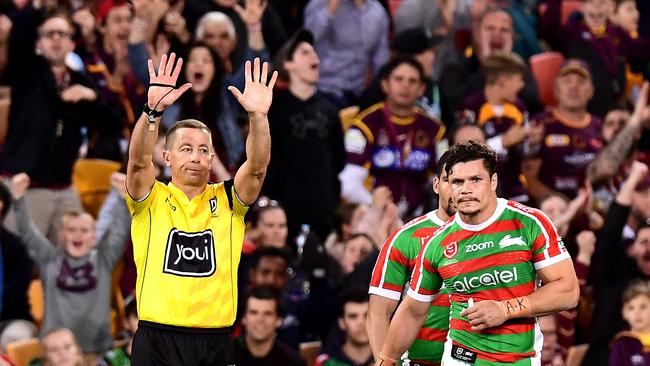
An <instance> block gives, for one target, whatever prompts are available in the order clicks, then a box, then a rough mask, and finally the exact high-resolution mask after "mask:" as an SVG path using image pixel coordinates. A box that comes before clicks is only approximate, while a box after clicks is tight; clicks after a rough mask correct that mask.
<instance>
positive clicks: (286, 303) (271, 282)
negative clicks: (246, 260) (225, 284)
mask: <svg viewBox="0 0 650 366" xmlns="http://www.w3.org/2000/svg"><path fill="white" fill-rule="evenodd" d="M305 276H306V275H305V274H304V273H303V271H302V268H300V266H299V265H297V264H296V263H295V261H294V259H293V258H292V257H291V255H290V254H289V252H288V251H286V250H283V249H278V248H261V249H258V250H256V251H255V253H254V254H253V259H252V264H251V268H250V270H249V272H248V278H249V281H250V286H251V287H257V286H270V287H272V288H274V289H275V290H276V291H277V292H278V293H279V294H280V301H281V304H282V306H283V308H284V318H283V320H282V325H281V326H280V328H279V329H278V339H279V340H281V341H282V342H283V343H285V344H287V345H289V346H291V347H293V348H295V349H298V345H299V343H300V342H307V341H313V340H315V339H318V337H320V338H321V339H323V338H324V337H325V336H326V334H327V331H328V330H329V327H330V326H331V322H332V321H334V319H335V318H336V310H334V309H335V302H334V301H333V295H332V289H331V286H330V285H329V283H328V279H327V278H325V277H324V276H320V277H317V276H313V275H311V276H310V277H308V278H305ZM240 293H245V291H240ZM241 304H244V302H243V301H242V302H241Z"/></svg>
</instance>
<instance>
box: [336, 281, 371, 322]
mask: <svg viewBox="0 0 650 366" xmlns="http://www.w3.org/2000/svg"><path fill="white" fill-rule="evenodd" d="M369 298H370V296H369V295H368V287H367V286H365V287H362V286H359V285H350V286H348V287H346V288H344V289H343V291H341V294H340V295H339V302H338V305H339V306H338V315H339V317H343V315H345V305H346V304H349V303H351V302H352V303H356V304H363V303H365V302H368V301H369Z"/></svg>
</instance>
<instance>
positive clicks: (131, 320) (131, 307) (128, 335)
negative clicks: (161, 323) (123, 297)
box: [103, 299, 138, 366]
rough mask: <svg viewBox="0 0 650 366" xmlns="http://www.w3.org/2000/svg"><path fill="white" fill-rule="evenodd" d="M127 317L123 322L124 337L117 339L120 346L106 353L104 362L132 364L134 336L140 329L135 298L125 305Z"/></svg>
mask: <svg viewBox="0 0 650 366" xmlns="http://www.w3.org/2000/svg"><path fill="white" fill-rule="evenodd" d="M124 315H125V319H124V321H123V324H122V328H123V329H124V332H123V334H122V337H121V338H122V339H119V340H117V342H116V345H118V347H116V348H114V349H112V350H110V351H108V352H106V353H104V356H103V362H105V363H106V365H107V366H130V365H131V345H132V344H133V336H134V335H135V331H136V330H138V309H137V306H136V302H135V299H132V300H131V301H129V302H128V303H127V304H126V306H125V307H124Z"/></svg>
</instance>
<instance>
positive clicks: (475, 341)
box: [408, 198, 570, 366]
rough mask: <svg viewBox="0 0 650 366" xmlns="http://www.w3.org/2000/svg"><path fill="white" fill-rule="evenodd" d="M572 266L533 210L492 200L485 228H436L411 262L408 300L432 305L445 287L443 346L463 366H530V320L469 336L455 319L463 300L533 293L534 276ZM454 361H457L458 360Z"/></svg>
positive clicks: (535, 352) (534, 352)
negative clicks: (445, 340) (447, 298)
mask: <svg viewBox="0 0 650 366" xmlns="http://www.w3.org/2000/svg"><path fill="white" fill-rule="evenodd" d="M566 259H570V256H569V253H568V252H567V251H566V249H565V248H564V244H563V243H562V239H561V238H560V236H559V235H558V233H557V230H556V229H555V227H554V226H553V224H552V223H551V220H549V218H548V217H547V216H546V215H545V214H544V213H542V212H541V211H539V210H536V209H533V208H529V207H526V206H524V205H522V204H520V203H517V202H513V201H507V200H505V199H501V198H499V199H498V203H497V208H496V210H495V212H494V214H493V215H492V216H491V217H490V218H489V219H488V220H487V221H485V222H484V223H482V224H478V225H469V224H466V223H464V222H462V220H461V219H460V215H458V214H457V215H456V216H455V217H454V218H453V219H452V220H450V221H448V222H447V223H446V224H445V225H443V226H442V227H440V229H438V231H437V232H436V233H435V234H434V236H433V237H432V238H431V239H430V240H429V242H428V243H427V244H426V245H425V247H424V248H423V249H422V253H421V254H420V256H419V257H418V259H417V261H416V266H415V269H414V271H413V278H412V279H411V286H410V288H409V290H408V296H410V297H412V298H414V299H416V300H419V301H425V302H426V301H431V299H432V298H433V297H434V295H435V294H436V293H437V292H438V291H439V289H440V287H441V286H442V285H443V283H444V285H445V288H446V289H447V291H448V292H449V295H450V300H451V309H450V330H449V338H450V340H449V341H448V345H447V346H448V347H447V348H446V349H445V355H444V356H443V358H444V359H445V360H446V359H447V357H450V353H449V352H450V351H451V350H452V348H451V347H454V348H453V350H454V351H459V354H461V353H462V354H463V356H468V357H466V358H464V360H467V359H470V360H471V362H469V363H466V364H469V365H472V364H475V365H477V366H483V365H500V364H506V365H512V364H514V365H531V364H534V362H535V360H536V359H537V358H539V355H540V352H541V348H542V335H541V332H540V331H539V327H538V326H537V322H536V321H535V319H534V318H524V319H511V320H509V321H507V322H505V323H504V324H502V325H501V326H498V327H493V328H489V329H487V330H483V331H473V330H472V329H471V326H470V324H469V322H468V321H467V319H465V318H462V317H461V316H460V312H461V311H463V310H464V309H465V308H467V307H468V304H467V303H468V301H469V300H470V299H473V301H476V302H478V301H481V300H497V301H500V300H506V299H510V298H514V297H520V296H526V295H529V294H531V293H532V292H533V291H534V290H535V271H536V270H538V269H541V268H544V267H547V266H550V265H553V264H556V263H558V262H560V261H563V260H566ZM458 357H459V356H458V355H456V357H453V358H458Z"/></svg>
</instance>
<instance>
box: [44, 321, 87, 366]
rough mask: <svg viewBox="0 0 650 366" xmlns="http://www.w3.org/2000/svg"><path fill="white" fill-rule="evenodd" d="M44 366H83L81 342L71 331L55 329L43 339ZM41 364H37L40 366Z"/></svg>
mask: <svg viewBox="0 0 650 366" xmlns="http://www.w3.org/2000/svg"><path fill="white" fill-rule="evenodd" d="M41 344H42V345H43V352H44V356H43V362H42V365H44V366H82V365H83V364H84V359H83V354H82V351H81V346H80V345H79V341H78V340H77V338H76V337H75V335H74V333H73V332H72V331H71V330H70V329H66V328H54V329H51V330H49V331H45V334H43V336H42V337H41ZM39 364H40V363H36V365H39ZM36 365H34V366H36Z"/></svg>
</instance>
